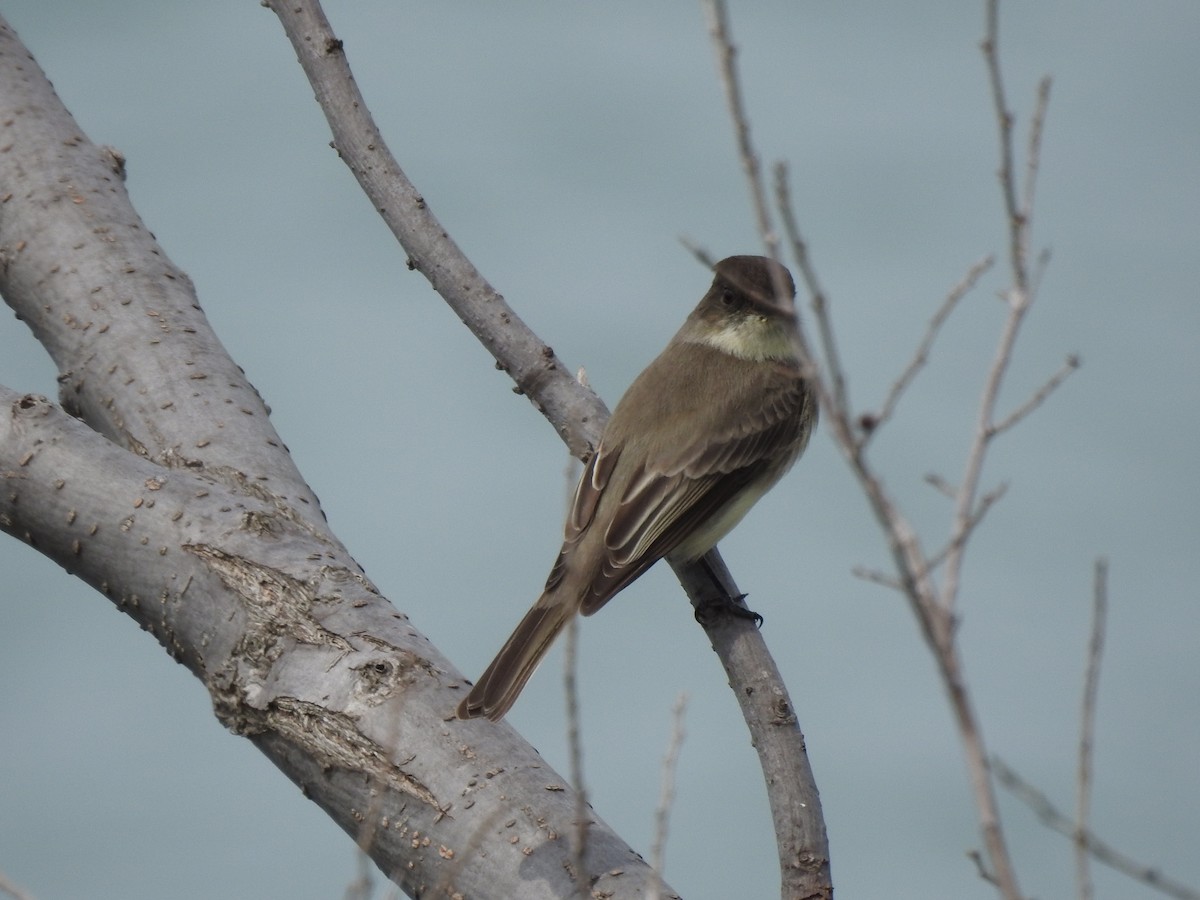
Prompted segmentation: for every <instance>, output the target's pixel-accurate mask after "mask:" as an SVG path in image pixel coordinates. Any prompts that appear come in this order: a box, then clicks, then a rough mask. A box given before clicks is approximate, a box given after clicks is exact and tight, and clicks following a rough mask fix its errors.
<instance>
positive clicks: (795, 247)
mask: <svg viewBox="0 0 1200 900" xmlns="http://www.w3.org/2000/svg"><path fill="white" fill-rule="evenodd" d="M775 204H776V205H777V206H778V207H779V217H780V219H782V220H783V230H784V233H785V234H786V235H787V238H788V243H789V244H790V245H791V250H792V257H793V258H794V259H795V260H796V268H797V269H798V270H799V271H800V278H801V280H803V282H804V285H805V287H806V288H808V297H809V305H810V306H811V307H812V311H813V319H814V320H815V321H816V323H817V333H818V334H819V335H820V336H821V352H822V354H823V355H824V357H825V369H826V372H827V375H826V377H827V379H828V381H829V382H830V383H831V384H832V385H833V387H832V390H831V391H830V393H831V397H830V398H829V401H832V403H830V402H828V401H824V402H823V403H822V405H823V406H830V405H832V406H834V407H836V408H837V409H839V410H841V411H843V413H846V414H848V413H849V405H850V398H849V396H848V395H847V393H846V372H845V369H843V368H842V359H841V356H840V355H839V354H838V349H837V341H836V340H835V338H834V333H833V318H832V316H831V314H830V312H829V300H828V298H827V297H826V295H825V290H824V289H823V288H822V287H821V281H820V279H819V278H817V270H816V268H815V267H814V266H813V263H812V259H811V257H810V256H809V254H808V242H807V241H805V240H804V235H803V234H801V233H800V225H799V223H798V222H797V221H796V213H795V210H794V208H793V205H792V194H791V188H790V187H789V186H788V168H787V163H784V162H778V163H776V164H775ZM805 355H806V357H807V358H808V359H809V360H814V357H813V356H812V354H811V353H810V352H809V351H808V350H807V349H806V350H805Z"/></svg>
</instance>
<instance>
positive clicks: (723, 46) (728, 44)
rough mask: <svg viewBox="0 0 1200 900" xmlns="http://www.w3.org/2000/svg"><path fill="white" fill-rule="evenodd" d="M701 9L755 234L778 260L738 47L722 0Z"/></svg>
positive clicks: (777, 240) (707, 3) (707, 2)
mask: <svg viewBox="0 0 1200 900" xmlns="http://www.w3.org/2000/svg"><path fill="white" fill-rule="evenodd" d="M704 9H705V12H706V13H707V16H708V32H709V34H710V35H711V36H712V39H713V44H714V45H715V46H716V50H717V66H718V68H719V70H720V75H721V84H722V85H724V87H725V102H726V103H727V104H728V106H729V115H730V117H731V118H732V119H733V124H734V132H735V137H736V138H737V147H738V156H739V157H740V158H741V160H742V169H743V171H745V173H746V181H747V183H748V184H749V186H750V197H751V200H752V201H753V203H754V216H755V221H756V222H757V223H758V231H759V233H760V234H761V235H762V237H763V241H764V243H765V244H766V245H767V256H769V257H771V258H772V259H778V258H779V239H778V237H777V236H776V234H775V230H774V228H773V227H772V226H771V214H770V210H769V209H768V208H767V197H766V192H765V191H764V190H763V185H762V177H761V176H760V174H759V164H758V154H756V153H755V152H754V145H753V144H752V143H751V141H750V121H749V119H748V118H747V117H746V107H745V104H744V103H743V102H742V88H741V82H740V81H739V79H738V72H737V66H736V64H735V59H736V57H737V47H735V46H734V44H733V38H732V37H731V36H730V31H729V17H728V15H727V14H726V12H725V3H724V2H723V0H705V3H704Z"/></svg>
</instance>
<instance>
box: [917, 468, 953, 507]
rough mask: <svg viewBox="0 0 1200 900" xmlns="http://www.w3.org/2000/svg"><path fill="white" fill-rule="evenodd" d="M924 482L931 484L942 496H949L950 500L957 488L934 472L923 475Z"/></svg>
mask: <svg viewBox="0 0 1200 900" xmlns="http://www.w3.org/2000/svg"><path fill="white" fill-rule="evenodd" d="M925 483H926V484H928V485H931V486H932V487H933V489H934V490H935V491H937V492H938V493H939V494H941V495H942V496H944V497H949V498H950V499H951V500H953V499H954V498H955V497H956V496H957V492H958V489H957V488H956V487H955V486H954V485H952V484H951V483H950V482H948V481H947V480H946V479H945V478H943V477H942V476H941V475H938V474H937V473H936V472H930V473H929V474H927V475H926V476H925Z"/></svg>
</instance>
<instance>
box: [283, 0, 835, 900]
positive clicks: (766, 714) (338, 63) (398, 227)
mask: <svg viewBox="0 0 1200 900" xmlns="http://www.w3.org/2000/svg"><path fill="white" fill-rule="evenodd" d="M267 5H268V6H269V7H270V8H271V10H272V11H273V12H275V14H276V15H277V16H278V17H279V19H280V22H281V23H282V24H283V27H284V31H285V32H286V34H287V35H288V38H289V39H290V40H291V42H292V46H293V47H294V48H295V50H296V53H297V56H298V57H299V59H300V64H301V66H302V68H303V69H304V71H305V74H306V75H307V76H308V78H309V81H310V83H311V84H312V86H313V89H314V92H315V94H316V97H317V100H318V102H319V103H320V105H321V108H322V110H323V112H324V113H325V116H326V119H327V120H328V122H329V125H330V129H331V130H332V132H333V135H334V146H335V147H336V149H337V150H338V153H339V154H340V155H341V157H342V159H343V161H344V162H345V163H346V165H347V166H349V167H350V170H351V171H352V172H353V173H354V174H355V177H357V178H358V180H359V183H360V185H361V186H362V188H363V190H364V192H365V193H366V194H367V196H368V197H369V198H370V199H371V201H372V203H373V204H374V205H375V207H376V209H378V210H379V211H380V214H381V215H382V216H383V217H384V220H385V221H386V222H387V224H388V226H389V227H390V228H391V230H392V232H393V234H394V235H395V236H396V239H397V240H398V241H399V242H400V244H401V246H402V247H404V249H405V250H406V251H407V253H408V254H409V258H410V260H411V261H412V264H413V267H414V268H416V269H418V270H420V271H421V272H422V274H424V275H425V276H426V277H427V278H428V279H429V280H430V283H431V284H432V285H433V287H434V288H435V289H436V290H437V291H438V293H439V294H441V295H442V296H443V298H444V299H445V300H446V302H447V303H449V304H450V306H451V307H452V308H453V309H454V310H455V312H456V313H458V315H459V316H460V317H461V318H462V319H463V321H464V322H465V323H466V324H467V326H468V327H469V328H470V329H471V331H472V332H473V333H474V334H475V335H476V336H477V337H478V338H479V340H480V341H481V342H482V343H483V344H484V345H485V346H486V347H487V348H488V350H489V352H491V353H492V355H493V356H494V357H495V358H496V360H497V364H498V365H499V366H500V368H502V369H504V370H505V371H507V372H509V374H510V375H512V377H513V378H514V380H515V381H516V382H517V385H518V387H519V388H520V389H521V390H522V391H523V392H524V393H526V394H527V395H529V397H530V399H531V400H533V401H534V403H535V405H537V407H538V408H539V410H540V411H541V412H542V413H543V415H545V416H546V417H547V419H549V420H550V422H551V423H552V424H553V425H554V427H555V429H556V430H557V431H558V432H559V434H560V435H562V437H563V439H564V440H565V441H566V442H567V445H568V447H570V449H571V451H572V453H574V454H576V455H581V454H582V453H584V452H585V451H586V450H588V449H590V446H592V445H594V443H595V441H596V439H597V437H598V435H599V432H600V429H601V428H602V426H603V424H604V421H605V420H606V418H607V414H606V413H605V411H604V408H603V405H602V404H600V402H599V401H598V400H597V399H595V397H594V396H593V395H591V394H590V392H586V391H584V390H583V389H582V388H581V387H580V386H579V384H578V383H577V382H576V381H575V379H574V378H573V377H572V376H571V374H570V373H569V372H568V370H567V369H566V367H565V366H563V365H562V364H561V363H560V362H559V361H558V359H557V358H556V357H555V356H554V354H553V352H552V351H551V350H550V349H549V348H548V347H546V346H545V345H544V344H543V343H542V342H541V341H539V340H538V339H537V338H536V337H535V336H534V335H533V334H532V332H530V331H529V330H528V329H527V328H526V327H525V325H524V324H523V323H522V322H521V321H520V319H519V318H518V317H517V315H516V313H514V312H513V311H512V310H511V309H510V308H509V307H508V306H507V304H505V303H504V302H503V299H502V298H501V297H500V295H499V294H498V293H497V292H496V291H495V290H494V289H493V288H492V287H491V286H490V285H488V284H487V282H486V281H484V280H483V278H482V276H480V275H479V273H478V272H477V271H476V270H475V268H474V267H473V266H471V265H470V263H469V262H468V261H467V260H466V258H465V257H464V256H463V255H462V253H461V251H459V249H458V248H457V247H456V246H455V245H454V244H453V242H452V241H451V240H450V239H449V238H448V237H447V236H446V233H445V231H444V229H443V228H442V227H441V225H440V224H439V223H438V222H437V220H436V219H435V218H434V216H433V213H432V211H431V210H430V209H429V205H428V204H427V203H426V202H425V200H424V198H423V197H421V195H420V194H419V193H418V192H417V190H416V188H415V187H413V186H412V184H411V183H410V182H409V181H408V180H407V178H406V177H405V176H404V173H403V171H402V170H401V169H400V166H399V165H398V164H397V162H396V161H395V159H394V158H393V156H392V155H391V153H390V151H389V150H388V148H387V144H386V142H385V141H384V140H383V137H382V136H381V135H380V133H379V131H378V129H377V128H376V126H375V124H374V122H373V121H372V120H371V117H370V114H369V112H368V110H367V107H366V103H365V101H364V100H363V98H362V95H361V94H360V93H359V91H358V88H357V86H356V85H355V83H354V79H353V77H352V75H351V73H350V69H349V66H348V64H347V62H346V57H345V53H344V50H343V47H342V44H341V42H340V41H339V40H338V39H337V38H336V37H335V36H334V34H333V31H332V29H331V27H330V25H329V23H328V21H327V20H326V18H325V15H324V13H323V12H322V10H321V8H320V6H319V4H318V3H317V2H315V0H289V2H282V0H268V2H267ZM706 559H707V560H708V564H707V565H705V566H698V565H696V564H686V565H674V566H673V568H674V570H675V573H676V575H677V576H678V577H679V579H680V583H681V584H682V585H683V586H684V588H685V590H686V591H687V593H688V596H689V597H690V598H691V600H692V603H693V605H696V606H699V605H700V604H702V603H704V602H705V601H706V600H709V599H711V598H712V597H713V596H714V595H715V594H716V593H717V592H718V591H721V592H723V593H724V596H727V597H730V596H739V595H741V593H742V592H741V591H740V590H738V588H737V585H736V584H734V582H733V579H732V577H731V576H730V575H729V573H728V570H727V569H726V568H725V566H724V563H723V562H721V561H720V557H719V554H718V553H717V551H715V550H714V551H711V552H710V554H709V555H708V556H707V557H706ZM710 569H712V570H716V569H719V570H720V571H721V572H722V573H723V576H722V579H723V580H722V583H721V584H720V585H718V584H716V583H714V581H713V579H712V577H710V576H709V575H708V571H709V570H710ZM705 630H706V632H707V633H708V637H709V640H710V642H711V643H712V645H713V648H714V650H716V652H717V654H718V655H719V656H720V657H721V662H722V665H723V666H724V667H725V670H726V673H727V674H728V676H729V679H730V684H731V686H732V687H733V689H734V693H735V695H736V696H737V697H738V698H739V702H740V703H741V706H742V712H743V715H744V716H746V722H747V727H748V728H749V730H750V734H751V742H752V744H753V745H754V747H755V748H756V749H757V750H758V754H759V760H760V763H761V764H762V765H763V770H764V775H765V777H766V779H767V783H768V784H771V785H772V786H773V790H771V791H769V792H768V798H769V800H770V802H771V806H772V819H773V821H774V823H775V826H776V838H777V842H778V844H779V848H780V851H779V852H780V858H781V864H782V867H783V869H784V871H785V872H787V873H790V874H789V875H788V876H787V878H788V879H794V878H796V877H804V878H807V877H808V873H811V872H812V871H813V870H814V868H819V866H820V865H824V866H825V867H826V868H825V871H826V873H827V866H828V848H827V842H826V840H825V831H824V824H823V822H821V821H820V802H819V799H818V798H817V795H816V789H815V785H814V784H813V780H812V774H811V771H810V770H809V768H808V761H807V757H806V755H805V748H804V736H803V734H802V733H801V731H800V728H799V725H798V723H797V722H796V719H795V716H794V714H792V712H791V704H790V701H789V700H788V698H787V694H786V689H785V688H784V686H783V681H782V679H781V678H780V677H779V673H778V670H777V668H776V666H775V664H774V662H773V661H772V660H771V658H770V654H769V653H768V652H767V649H766V644H765V643H764V641H763V638H762V636H761V634H759V632H758V631H757V629H755V628H754V627H753V626H752V625H750V624H749V623H747V622H741V621H738V622H733V623H716V624H713V625H711V626H706V627H705ZM768 672H769V673H770V674H771V676H772V677H771V679H770V680H769V681H764V678H763V676H764V673H768ZM752 688H756V689H757V691H756V692H755V691H752ZM752 693H756V694H757V696H755V697H751V698H750V699H749V701H748V702H747V698H748V697H749V695H751V694H752ZM480 739H483V738H482V736H481V738H480ZM816 861H820V862H816ZM796 873H799V875H797V874H796ZM826 880H827V878H826ZM788 883H789V884H790V883H791V881H789V882H788Z"/></svg>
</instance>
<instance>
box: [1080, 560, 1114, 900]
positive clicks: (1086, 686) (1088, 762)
mask: <svg viewBox="0 0 1200 900" xmlns="http://www.w3.org/2000/svg"><path fill="white" fill-rule="evenodd" d="M1107 619H1108V561H1107V560H1106V559H1104V558H1103V557H1102V558H1100V559H1098V560H1096V568H1095V584H1094V586H1093V589H1092V636H1091V640H1090V641H1088V655H1087V669H1086V671H1085V674H1084V678H1083V708H1082V710H1081V712H1080V716H1079V778H1078V784H1077V787H1076V799H1075V881H1076V884H1077V886H1078V891H1079V900H1091V898H1092V896H1093V895H1094V893H1095V891H1094V886H1093V884H1092V875H1091V872H1090V870H1089V868H1088V852H1087V842H1086V841H1085V840H1084V835H1085V834H1087V830H1088V818H1089V816H1090V814H1091V807H1092V748H1093V746H1094V742H1095V737H1096V695H1097V693H1098V692H1099V688H1100V660H1101V657H1102V656H1103V654H1104V628H1105V624H1106V622H1107Z"/></svg>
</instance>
